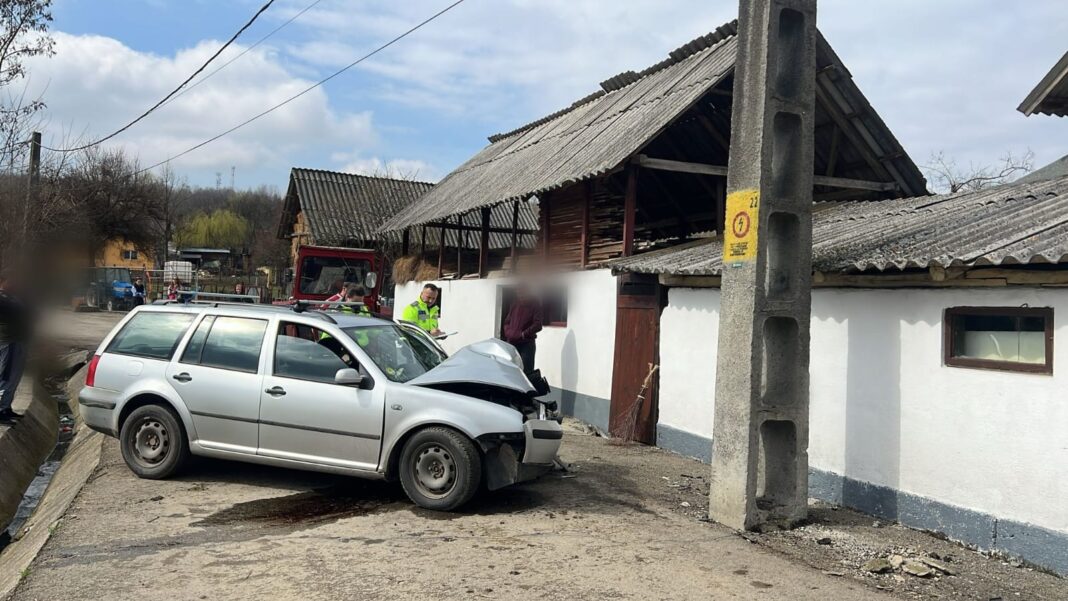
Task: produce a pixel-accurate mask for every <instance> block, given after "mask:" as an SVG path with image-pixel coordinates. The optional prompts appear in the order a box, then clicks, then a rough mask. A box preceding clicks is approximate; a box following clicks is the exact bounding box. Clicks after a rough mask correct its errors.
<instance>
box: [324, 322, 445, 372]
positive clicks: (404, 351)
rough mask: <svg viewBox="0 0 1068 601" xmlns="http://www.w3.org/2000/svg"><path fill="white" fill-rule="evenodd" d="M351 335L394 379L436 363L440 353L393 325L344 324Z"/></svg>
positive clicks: (423, 370)
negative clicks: (357, 325) (355, 325)
mask: <svg viewBox="0 0 1068 601" xmlns="http://www.w3.org/2000/svg"><path fill="white" fill-rule="evenodd" d="M345 333H346V334H348V335H349V337H351V338H352V339H353V340H354V341H355V342H356V344H358V345H359V346H360V348H362V349H363V350H364V352H366V353H367V355H368V356H369V357H370V358H371V361H374V363H375V365H377V366H378V368H379V369H381V370H382V373H384V374H386V377H387V378H389V379H390V380H392V381H394V382H407V381H408V380H411V379H412V378H416V377H418V376H421V375H423V374H425V373H426V372H428V371H430V370H432V369H434V368H435V367H437V366H438V365H439V364H440V363H441V362H442V361H443V360H444V358H445V357H444V356H443V355H442V354H441V353H440V352H439V351H437V350H436V349H433V348H431V347H430V346H429V345H428V344H427V343H426V342H424V341H423V340H421V339H420V338H419V337H418V336H417V335H416V334H413V333H412V332H408V331H407V330H405V329H404V328H402V327H400V326H395V325H380V326H360V327H355V328H345Z"/></svg>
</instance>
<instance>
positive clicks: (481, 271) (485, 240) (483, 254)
mask: <svg viewBox="0 0 1068 601" xmlns="http://www.w3.org/2000/svg"><path fill="white" fill-rule="evenodd" d="M489 229H490V208H489V207H482V232H481V236H480V237H479V239H478V277H480V278H484V277H486V270H487V269H489V237H490V232H489Z"/></svg>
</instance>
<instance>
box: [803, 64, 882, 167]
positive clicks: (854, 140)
mask: <svg viewBox="0 0 1068 601" xmlns="http://www.w3.org/2000/svg"><path fill="white" fill-rule="evenodd" d="M816 106H817V107H820V106H822V107H823V109H824V110H825V111H827V115H828V116H829V117H830V118H831V119H833V120H834V122H835V124H836V125H837V126H838V129H839V130H841V132H842V134H843V135H845V137H846V139H848V140H849V142H850V144H852V145H853V147H854V148H856V149H857V152H859V153H860V155H861V156H862V157H864V160H865V161H866V162H867V163H868V166H869V167H871V168H872V169H874V170H875V172H876V173H878V174H879V177H884V178H888V179H891V175H890V172H889V171H887V169H886V165H884V164H883V163H882V161H880V160H879V158H878V157H876V156H875V153H874V152H873V151H872V149H871V147H870V146H868V143H867V142H866V141H865V140H863V139H861V137H860V135H859V134H858V133H856V131H855V130H854V129H853V126H852V124H851V123H850V122H849V119H848V118H847V117H846V116H845V115H844V114H843V113H842V111H841V110H840V109H839V108H838V106H837V104H836V103H835V101H834V100H833V99H832V98H831V97H830V96H829V95H828V93H827V91H826V90H824V89H823V85H821V81H820V78H818V77H817V78H816Z"/></svg>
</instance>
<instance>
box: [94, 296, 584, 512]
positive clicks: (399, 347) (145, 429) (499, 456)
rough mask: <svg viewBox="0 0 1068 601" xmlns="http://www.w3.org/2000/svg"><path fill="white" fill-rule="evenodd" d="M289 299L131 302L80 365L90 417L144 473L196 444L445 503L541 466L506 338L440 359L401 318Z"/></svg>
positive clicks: (436, 505) (540, 406) (535, 421)
mask: <svg viewBox="0 0 1068 601" xmlns="http://www.w3.org/2000/svg"><path fill="white" fill-rule="evenodd" d="M301 309H302V307H299V306H298V307H297V308H296V310H294V309H292V308H287V307H271V306H247V307H239V306H226V305H222V304H220V305H209V306H205V305H183V304H177V303H172V304H165V305H148V306H142V307H138V308H137V309H135V310H134V311H132V312H131V313H130V314H129V315H128V316H127V317H126V318H125V319H124V320H123V321H122V322H121V323H120V324H118V325H117V326H116V327H115V329H114V330H113V331H112V332H111V333H110V334H109V335H108V337H107V338H106V339H105V340H104V342H103V343H102V344H101V345H100V348H99V349H98V350H97V352H96V354H95V355H94V356H93V358H92V361H91V362H90V364H89V368H88V373H87V377H86V383H85V387H84V388H83V389H82V390H81V392H80V393H79V397H78V401H79V405H80V409H81V413H82V416H83V418H84V419H85V422H86V424H88V425H89V426H90V427H91V428H93V429H95V430H97V431H100V432H104V433H106V434H109V435H111V436H116V437H118V439H119V443H120V446H121V449H122V456H123V458H124V459H125V461H126V464H127V465H128V466H129V467H130V469H131V470H133V472H134V473H135V474H137V475H138V476H140V477H142V478H166V477H168V476H170V475H172V474H174V473H175V472H177V471H178V470H179V469H180V468H181V467H182V465H183V464H184V463H185V462H186V460H187V459H188V458H189V455H190V454H193V455H204V456H209V457H217V458H222V459H233V460H238V461H249V462H254V463H263V464H269V465H277V466H283V467H290V468H299V469H308V470H316V471H324V472H333V473H340V474H351V475H354V476H360V477H366V478H385V479H390V480H400V482H401V485H402V486H403V488H404V491H405V492H406V493H407V494H408V496H409V497H410V498H411V500H412V501H414V502H415V503H416V504H418V505H420V506H422V507H425V508H428V509H436V510H444V511H448V510H452V509H455V508H457V507H460V506H461V505H463V504H464V503H465V502H467V501H468V500H470V499H471V498H472V496H474V494H475V493H476V492H477V491H478V489H479V487H480V485H485V487H486V488H487V489H489V490H494V489H497V488H501V487H503V486H507V485H509V484H513V483H516V482H521V481H524V480H529V479H532V478H535V477H537V476H538V475H540V474H542V473H544V472H546V471H549V470H550V469H552V466H553V462H554V460H555V458H556V454H557V451H558V450H559V447H560V443H561V440H562V438H563V431H562V429H561V427H560V423H559V417H558V414H557V412H556V407H555V404H554V403H551V402H549V401H547V400H543V399H540V398H539V396H538V395H539V392H545V390H546V388H547V387H546V386H545V385H544V380H542V379H541V377H540V375H538V376H536V377H535V376H531V377H529V378H528V377H527V376H526V375H525V374H524V373H523V370H522V361H521V360H520V358H519V355H518V353H517V352H516V350H515V348H513V347H512V346H510V345H508V344H506V343H504V342H502V341H500V340H496V339H491V340H486V341H484V342H479V343H475V344H472V345H469V346H466V347H464V348H463V349H461V350H460V351H458V352H457V353H455V354H454V355H453V356H451V357H448V356H446V354H445V352H444V351H442V350H441V348H440V347H439V346H438V345H437V343H436V342H435V341H434V340H433V339H431V338H430V337H429V336H428V335H426V334H425V333H424V332H423V331H422V330H420V329H419V328H417V327H414V326H412V325H408V324H403V323H402V324H397V323H393V322H390V321H384V320H381V319H376V318H372V317H364V316H359V315H355V314H347V313H343V312H323V311H312V310H301ZM531 380H537V381H538V382H536V383H537V384H538V385H537V386H535V385H534V384H532V382H531Z"/></svg>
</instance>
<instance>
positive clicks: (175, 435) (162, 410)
mask: <svg viewBox="0 0 1068 601" xmlns="http://www.w3.org/2000/svg"><path fill="white" fill-rule="evenodd" d="M119 446H120V447H121V448H122V458H123V459H124V460H125V461H126V465H127V466H129V467H130V470H131V471H133V473H134V474H137V476H138V477H139V478H147V479H149V480H160V479H163V478H167V477H170V476H171V475H173V474H175V473H176V472H178V470H180V469H181V468H182V466H183V465H184V464H185V463H186V461H188V459H189V442H188V441H187V440H186V437H185V432H184V431H183V430H182V426H181V424H180V423H179V421H178V416H177V415H175V414H174V412H173V411H171V410H170V409H168V408H166V407H162V406H160V405H145V406H144V407H138V408H137V409H134V411H133V413H131V414H130V416H129V417H128V418H126V421H125V422H123V424H122V430H121V431H120V432H119Z"/></svg>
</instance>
